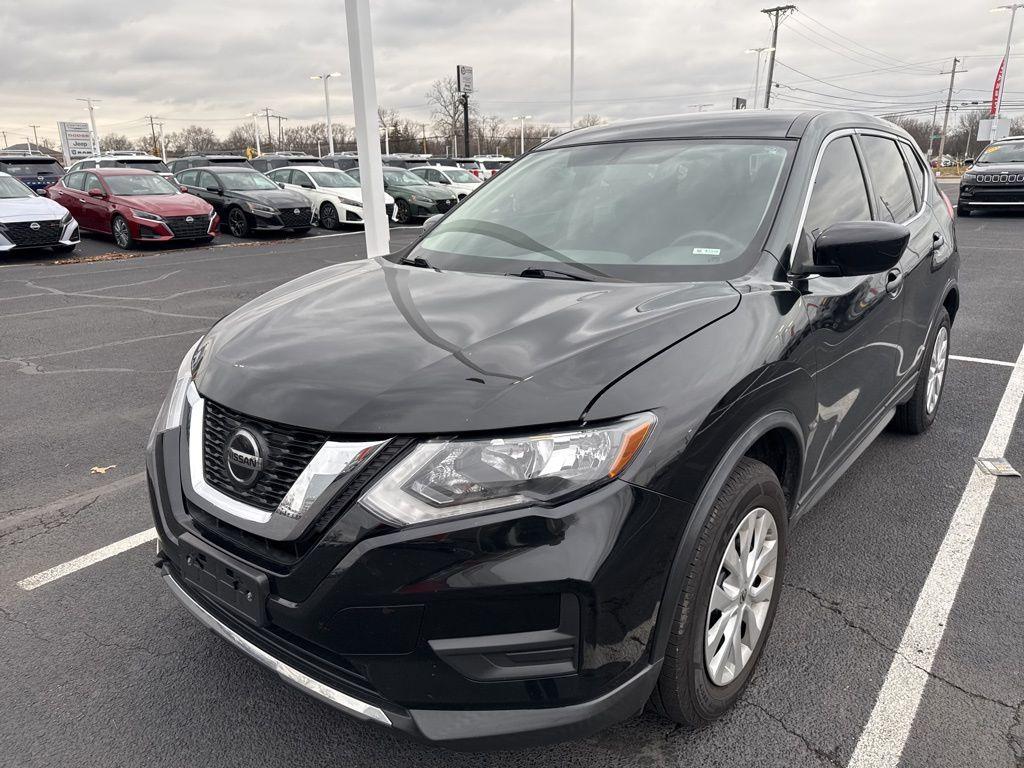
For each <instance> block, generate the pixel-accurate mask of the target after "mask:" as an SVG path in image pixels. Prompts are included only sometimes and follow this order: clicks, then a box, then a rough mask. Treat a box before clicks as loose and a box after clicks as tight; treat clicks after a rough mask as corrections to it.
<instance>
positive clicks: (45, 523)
mask: <svg viewBox="0 0 1024 768" xmlns="http://www.w3.org/2000/svg"><path fill="white" fill-rule="evenodd" d="M102 495H103V494H98V495H96V496H93V497H92V498H91V499H89V500H88V501H86V502H85V503H84V504H82V505H80V506H78V507H73V508H67V511H64V510H62V511H61V512H60V513H59V514H58V515H56V516H55V517H51V518H49V519H43V520H41V519H39V518H36V519H34V520H31V521H30V522H27V523H26V524H25V525H22V526H17V527H15V528H11V529H10V530H7V531H3V532H0V546H7V545H8V539H9V537H12V536H14V534H16V533H21V532H23V531H29V530H32V529H33V528H39V529H40V530H39V531H37V532H36V533H33V534H32V535H31V536H26V537H25V538H19V539H18V540H17V541H13V540H12V541H11V542H10V543H11V544H12V545H13V544H24V543H25V542H27V541H31V540H32V539H34V538H37V537H39V536H42V535H44V534H46V533H49V532H50V531H54V530H56V529H57V528H60V527H61V526H64V525H67V524H68V523H70V522H71V521H73V520H74V519H75V518H76V517H78V515H80V514H81V513H82V512H85V510H87V509H89V507H91V506H92V505H93V504H95V503H96V502H97V501H99V499H100V496H102Z"/></svg>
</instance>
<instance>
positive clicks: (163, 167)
mask: <svg viewBox="0 0 1024 768" xmlns="http://www.w3.org/2000/svg"><path fill="white" fill-rule="evenodd" d="M93 168H138V169H139V170H142V171H153V173H159V174H160V175H161V176H163V177H164V178H165V179H168V180H169V181H173V180H174V174H173V173H171V169H170V168H168V167H167V164H166V163H165V162H164V161H163V160H161V159H160V158H159V157H155V156H154V155H147V154H145V153H144V152H107V153H104V154H102V155H97V156H94V157H86V158H83V159H82V160H78V161H76V162H74V163H72V164H71V165H69V166H68V169H67V171H65V173H72V172H73V171H87V170H91V169H93Z"/></svg>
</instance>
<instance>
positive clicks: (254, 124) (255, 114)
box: [249, 112, 263, 157]
mask: <svg viewBox="0 0 1024 768" xmlns="http://www.w3.org/2000/svg"><path fill="white" fill-rule="evenodd" d="M259 116H260V113H259V112H250V113H249V117H251V118H252V128H253V131H254V132H255V133H256V156H257V157H258V156H259V155H261V154H263V152H262V151H261V150H260V124H259V123H258V122H256V118H258V117H259Z"/></svg>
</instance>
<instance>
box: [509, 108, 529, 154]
mask: <svg viewBox="0 0 1024 768" xmlns="http://www.w3.org/2000/svg"><path fill="white" fill-rule="evenodd" d="M512 119H513V120H518V121H519V154H520V155H522V154H524V153H525V152H526V121H527V120H532V119H533V115H516V116H515V117H513V118H512Z"/></svg>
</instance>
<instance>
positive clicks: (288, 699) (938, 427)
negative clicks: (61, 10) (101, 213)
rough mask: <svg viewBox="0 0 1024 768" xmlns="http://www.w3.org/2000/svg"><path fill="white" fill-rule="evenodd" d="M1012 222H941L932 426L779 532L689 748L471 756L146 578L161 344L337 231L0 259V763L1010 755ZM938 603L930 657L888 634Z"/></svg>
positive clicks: (668, 741) (701, 760) (1022, 499)
mask: <svg viewBox="0 0 1024 768" xmlns="http://www.w3.org/2000/svg"><path fill="white" fill-rule="evenodd" d="M943 188H944V189H945V190H946V191H947V193H950V194H951V195H952V193H954V192H955V189H956V188H955V186H953V185H944V186H943ZM316 233H317V230H314V231H313V233H311V234H316ZM320 234H326V233H323V232H320ZM414 234H415V231H414V230H410V231H402V230H394V231H393V232H392V243H393V244H395V245H398V244H403V243H406V242H409V240H410V239H411V238H412V237H413V236H414ZM1022 235H1024V217H1015V216H1003V215H987V216H975V217H972V218H969V219H961V220H960V222H959V224H958V237H959V241H960V250H961V255H962V258H963V269H962V273H961V289H962V303H961V309H960V313H959V315H958V316H957V319H956V322H955V324H954V326H953V337H952V352H953V354H954V355H956V356H957V357H955V358H954V359H953V360H952V361H951V362H950V371H949V379H948V384H947V390H946V392H945V394H944V400H943V403H942V411H941V413H940V416H939V419H938V421H937V423H936V424H935V426H934V428H933V429H932V430H931V431H930V432H929V433H928V434H926V435H924V436H921V437H915V438H907V437H904V436H898V435H895V434H889V433H884V434H883V435H882V436H881V437H880V438H879V439H878V441H877V442H876V443H875V444H874V445H873V446H872V447H871V448H870V449H869V450H868V451H867V452H866V453H865V454H864V455H863V456H862V457H861V458H860V459H859V460H858V461H857V462H856V464H854V466H853V467H852V468H851V469H850V470H849V471H848V473H847V474H846V475H845V476H844V477H843V479H842V480H841V481H840V482H839V483H838V484H837V485H836V486H835V487H834V488H833V490H832V491H831V492H830V493H829V494H828V495H827V496H826V497H825V498H824V500H823V501H822V502H820V503H819V505H818V506H817V507H816V509H815V510H814V511H813V512H811V513H810V514H809V515H808V516H807V517H806V518H804V520H803V521H802V522H801V523H800V525H798V526H797V527H796V528H795V529H794V531H793V535H792V540H791V543H790V552H789V558H790V559H789V565H788V570H787V583H786V589H785V591H784V593H783V596H782V602H781V606H780V609H779V614H778V617H777V619H776V623H775V628H774V632H773V635H772V638H771V640H770V641H769V643H768V646H767V651H766V654H765V657H764V659H763V660H762V662H761V664H760V666H759V667H758V669H757V672H756V674H755V676H754V679H753V682H752V684H751V685H750V687H749V689H748V691H747V693H746V695H745V697H744V699H743V701H742V702H741V704H740V705H739V706H738V707H737V708H736V709H735V710H734V711H733V712H731V713H730V714H729V715H728V716H727V717H726V718H725V719H724V720H723V721H721V722H719V723H718V724H717V725H715V726H714V727H712V728H709V729H706V730H703V731H700V732H697V733H691V732H686V731H682V730H680V729H678V728H676V727H675V726H673V724H671V723H669V722H667V721H664V720H661V719H660V718H658V717H657V716H655V715H652V714H645V715H642V716H639V717H636V718H634V719H632V720H630V721H629V722H626V723H624V724H622V725H620V726H617V727H615V728H612V729H610V730H607V731H605V732H603V733H601V734H599V735H597V736H594V737H592V738H590V739H587V740H584V741H581V742H573V743H567V744H562V745H557V746H553V747H548V748H543V749H533V750H528V751H522V752H506V753H501V754H490V755H459V754H454V753H449V752H445V751H442V750H439V749H435V748H431V747H427V746H423V745H420V744H417V743H414V742H411V741H408V740H406V739H404V738H402V737H401V736H398V735H395V734H391V733H388V732H386V731H382V730H378V729H376V728H373V727H371V726H369V725H364V724H362V723H359V722H356V721H353V720H351V719H349V718H347V717H345V716H343V715H341V714H338V713H336V712H334V711H332V710H330V709H328V708H327V707H326V706H324V705H321V704H320V703H318V702H317V701H314V700H312V699H310V698H308V697H306V696H304V695H302V694H300V693H298V692H296V691H294V690H292V689H291V688H289V687H287V686H285V685H284V684H282V683H281V682H280V680H279V679H278V678H277V677H276V676H275V675H273V674H272V673H270V672H268V671H266V670H264V669H262V668H260V667H258V666H257V665H256V664H255V663H253V662H251V661H249V660H247V659H245V658H243V657H242V656H241V655H239V654H238V653H237V652H236V651H234V650H233V649H232V648H230V647H229V646H228V645H227V644H225V643H224V642H223V641H221V640H220V639H218V638H216V637H215V636H214V635H212V634H211V633H209V632H208V631H206V630H205V629H203V628H202V627H201V626H200V625H199V624H198V623H197V622H196V621H194V620H193V619H192V617H191V616H189V615H188V614H187V613H186V612H185V610H184V609H183V608H182V607H181V606H180V605H179V604H178V603H177V601H176V600H175V598H174V597H173V596H172V595H171V594H170V593H168V592H167V591H166V589H165V588H164V586H163V584H162V583H161V582H160V580H159V578H158V576H157V572H156V570H155V569H154V568H152V567H151V563H152V561H153V560H154V547H153V544H152V541H151V537H147V534H146V532H147V531H148V530H149V529H150V528H151V520H150V513H149V504H148V500H147V497H146V490H145V485H144V482H143V471H144V457H143V449H144V446H145V443H146V438H147V436H148V434H149V430H150V427H151V424H152V420H153V417H154V415H155V413H156V410H157V408H158V406H159V404H160V402H161V400H162V398H163V397H164V394H165V392H166V389H167V387H168V384H169V380H170V376H171V374H172V373H173V370H174V369H175V368H176V366H177V364H178V362H179V360H180V359H181V357H182V355H183V354H184V353H185V351H186V350H187V349H188V347H189V346H190V345H191V344H192V342H193V341H194V340H195V338H196V337H198V336H199V335H200V334H201V333H203V332H204V331H205V329H206V328H207V327H209V325H210V324H212V323H213V322H214V321H216V320H217V319H218V318H219V317H221V316H222V315H224V314H225V313H226V312H228V311H230V310H231V309H233V308H235V307H237V306H238V305H240V304H242V303H243V302H245V301H246V300H248V299H250V298H252V297H254V296H256V295H258V294H260V293H263V292H264V291H266V290H268V289H269V288H271V287H273V286H275V285H278V284H280V283H282V282H284V281H286V280H288V279H290V278H292V277H295V276H297V275H300V274H304V273H306V272H309V271H312V270H314V269H317V268H319V267H322V266H325V265H328V264H333V263H337V262H340V261H347V260H352V259H356V258H360V257H361V256H362V255H363V251H362V248H363V241H362V235H361V234H360V233H352V234H344V235H330V236H325V237H319V238H312V237H309V236H307V237H304V238H293V239H287V240H282V241H275V240H267V239H263V240H259V241H253V242H249V243H246V244H241V243H230V242H229V241H231V240H232V238H230V237H229V236H221V238H220V239H219V243H220V244H221V245H222V246H227V245H229V244H230V245H237V246H238V247H205V248H192V249H188V250H166V249H161V250H152V251H146V252H145V253H144V255H142V256H141V257H138V258H131V259H119V260H110V261H107V260H100V261H95V262H88V261H86V262H81V263H69V264H54V263H52V262H53V261H54V259H53V258H46V257H39V256H35V257H25V258H21V259H18V260H13V259H6V260H5V261H0V396H2V400H0V402H2V406H0V407H2V411H0V415H2V417H0V489H3V494H2V495H0V666H2V668H3V669H4V670H5V672H6V674H4V675H2V676H0V700H2V701H3V702H4V706H3V707H0V764H10V765H18V766H23V767H27V766H53V765H58V764H61V765H70V766H86V765H125V766H129V765H130V766H164V765H166V766H181V765H212V766H228V765H238V766H321V765H322V766H327V765H331V766H333V765H347V766H387V765H396V764H402V765H409V766H449V765H453V766H454V765H459V766H476V765H480V766H491V765H494V766H497V765H501V766H503V768H509V767H511V766H537V765H553V766H554V765H557V766H573V765H585V766H588V768H594V766H611V765H615V766H622V765H636V766H650V765H657V766H670V765H671V766H677V765H678V766H758V767H759V768H766V767H768V766H819V765H826V766H830V765H831V766H847V765H851V764H854V765H858V766H867V765H901V766H928V767H929V768H938V767H940V766H987V767H988V766H1016V767H1017V768H1020V767H1021V766H1024V665H1022V661H1021V660H1022V659H1024V612H1022V611H1021V609H1020V606H1021V605H1024V578H1022V576H1024V546H1022V542H1024V536H1022V534H1021V510H1022V509H1024V480H1021V479H1014V478H1000V479H999V480H997V481H995V482H994V483H993V484H992V486H993V487H992V490H991V498H990V499H988V498H987V497H986V499H985V501H987V503H986V504H983V505H981V506H980V507H979V506H978V504H977V503H976V502H977V499H976V498H975V497H974V496H972V495H971V493H972V491H971V489H973V488H975V487H976V480H974V479H972V471H973V469H974V464H973V457H974V456H976V455H978V454H979V452H981V451H982V447H983V445H984V444H985V443H986V440H987V438H988V443H989V444H990V445H991V444H992V443H993V437H992V433H995V434H996V437H997V438H998V436H999V435H1008V445H1007V447H1006V451H1005V453H1006V456H1007V458H1008V459H1009V461H1010V462H1011V463H1013V464H1015V465H1016V466H1018V467H1021V468H1024V444H1022V437H1021V433H1022V430H1021V429H1020V428H1019V427H1017V428H1013V417H1014V416H1015V415H1016V411H1015V410H1014V408H1015V407H1016V406H1015V404H1014V403H1013V402H1012V401H1013V400H1014V398H1015V397H1018V395H1017V390H1018V389H1019V388H1020V376H1021V375H1024V374H1022V373H1021V371H1022V368H1021V365H1020V364H1018V359H1019V358H1020V357H1021V353H1022V345H1024V314H1022V313H1021V311H1020V307H1021V306H1022V305H1024V280H1021V278H1020V274H1021V263H1022V258H1024V236H1022ZM94 245H95V246H96V247H97V248H100V249H101V251H100V252H109V251H115V250H116V248H115V247H114V246H113V245H112V244H110V243H105V244H104V243H103V241H90V240H87V241H86V242H85V243H84V244H83V246H82V247H81V248H80V251H79V252H78V253H76V256H79V257H81V256H92V255H98V254H99V252H98V253H97V254H93V253H92V252H91V248H92V247H93V246H94ZM965 358H966V359H965ZM1017 402H1018V403H1019V397H1018V399H1017ZM1007 404H1009V405H1010V406H1012V407H1010V408H1009V416H1007V414H1008V410H1007ZM1007 420H1008V421H1009V424H1007V423H1006V422H1007ZM990 428H991V430H992V433H990ZM1007 430H1010V431H1008V432H1007ZM996 442H998V440H996ZM986 488H987V487H986ZM962 499H964V500H965V501H964V502H963V503H962ZM972 520H974V521H975V523H979V522H980V525H978V526H977V528H976V530H975V529H974V528H972V527H971V521H972ZM951 521H952V523H953V532H954V533H957V534H958V537H954V540H953V541H952V544H951V545H950V542H949V541H948V540H947V530H948V529H950V527H951ZM959 534H962V535H959ZM133 536H138V538H135V539H129V540H128V541H127V542H125V540H126V539H128V537H133ZM140 541H141V542H142V543H141V544H139V545H138V546H129V545H130V544H133V543H138V542H140ZM117 542H125V544H123V545H122V547H121V548H123V551H121V552H119V553H118V554H114V555H112V556H110V557H107V558H105V559H98V557H96V558H95V559H96V562H94V563H92V564H89V565H87V566H85V567H80V568H77V569H74V570H72V568H70V567H69V568H67V569H65V570H67V571H68V572H67V573H66V575H62V576H61V575H60V574H61V573H62V571H57V572H50V573H49V576H48V577H46V578H43V579H35V580H33V579H32V577H33V576H35V575H37V574H40V573H42V572H47V571H48V569H51V568H55V567H58V566H61V565H63V564H65V563H68V562H69V561H72V560H74V559H75V558H79V557H81V556H86V555H89V554H90V553H94V552H96V551H97V550H100V549H101V548H104V547H107V546H109V545H112V544H114V543H117ZM949 546H952V554H950V551H949V550H948V547H949ZM108 552H109V550H108ZM968 555H969V557H968ZM958 557H960V558H961V559H963V558H966V569H965V570H963V572H962V574H961V573H960V571H959V570H958V568H957V567H956V563H957V558H958ZM86 562H88V561H86ZM933 564H934V566H935V567H933ZM77 565H82V562H81V561H79V562H78V563H77ZM54 576H56V577H55V578H52V580H49V581H47V580H46V579H47V578H50V577H54ZM26 580H28V581H26ZM19 582H20V583H21V586H19ZM44 582H45V583H44ZM26 587H30V588H26ZM923 589H924V593H922V590H923ZM944 602H945V603H946V604H948V603H949V602H951V603H952V609H951V611H950V612H949V615H948V618H946V617H945V616H944V615H943V616H940V618H941V619H942V620H941V627H942V629H941V630H940V632H939V634H938V635H937V636H936V637H935V638H934V641H935V643H934V646H933V647H914V644H913V642H909V643H908V639H907V638H908V637H909V638H910V639H911V641H913V640H914V638H915V637H918V636H919V634H916V633H915V629H914V628H915V626H917V622H918V619H919V617H921V616H922V615H924V616H925V617H927V615H929V612H931V614H935V613H936V611H937V608H936V606H937V605H939V606H940V605H942V604H943V603H944ZM922 612H923V613H922ZM912 619H913V621H912ZM908 625H910V626H911V630H910V631H908ZM925 635H927V633H925ZM915 681H920V683H921V687H920V688H915ZM918 693H920V695H918ZM901 723H902V724H904V725H905V730H906V733H903V732H901ZM904 736H905V737H906V738H905V746H904ZM859 743H860V746H858V744H859Z"/></svg>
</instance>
